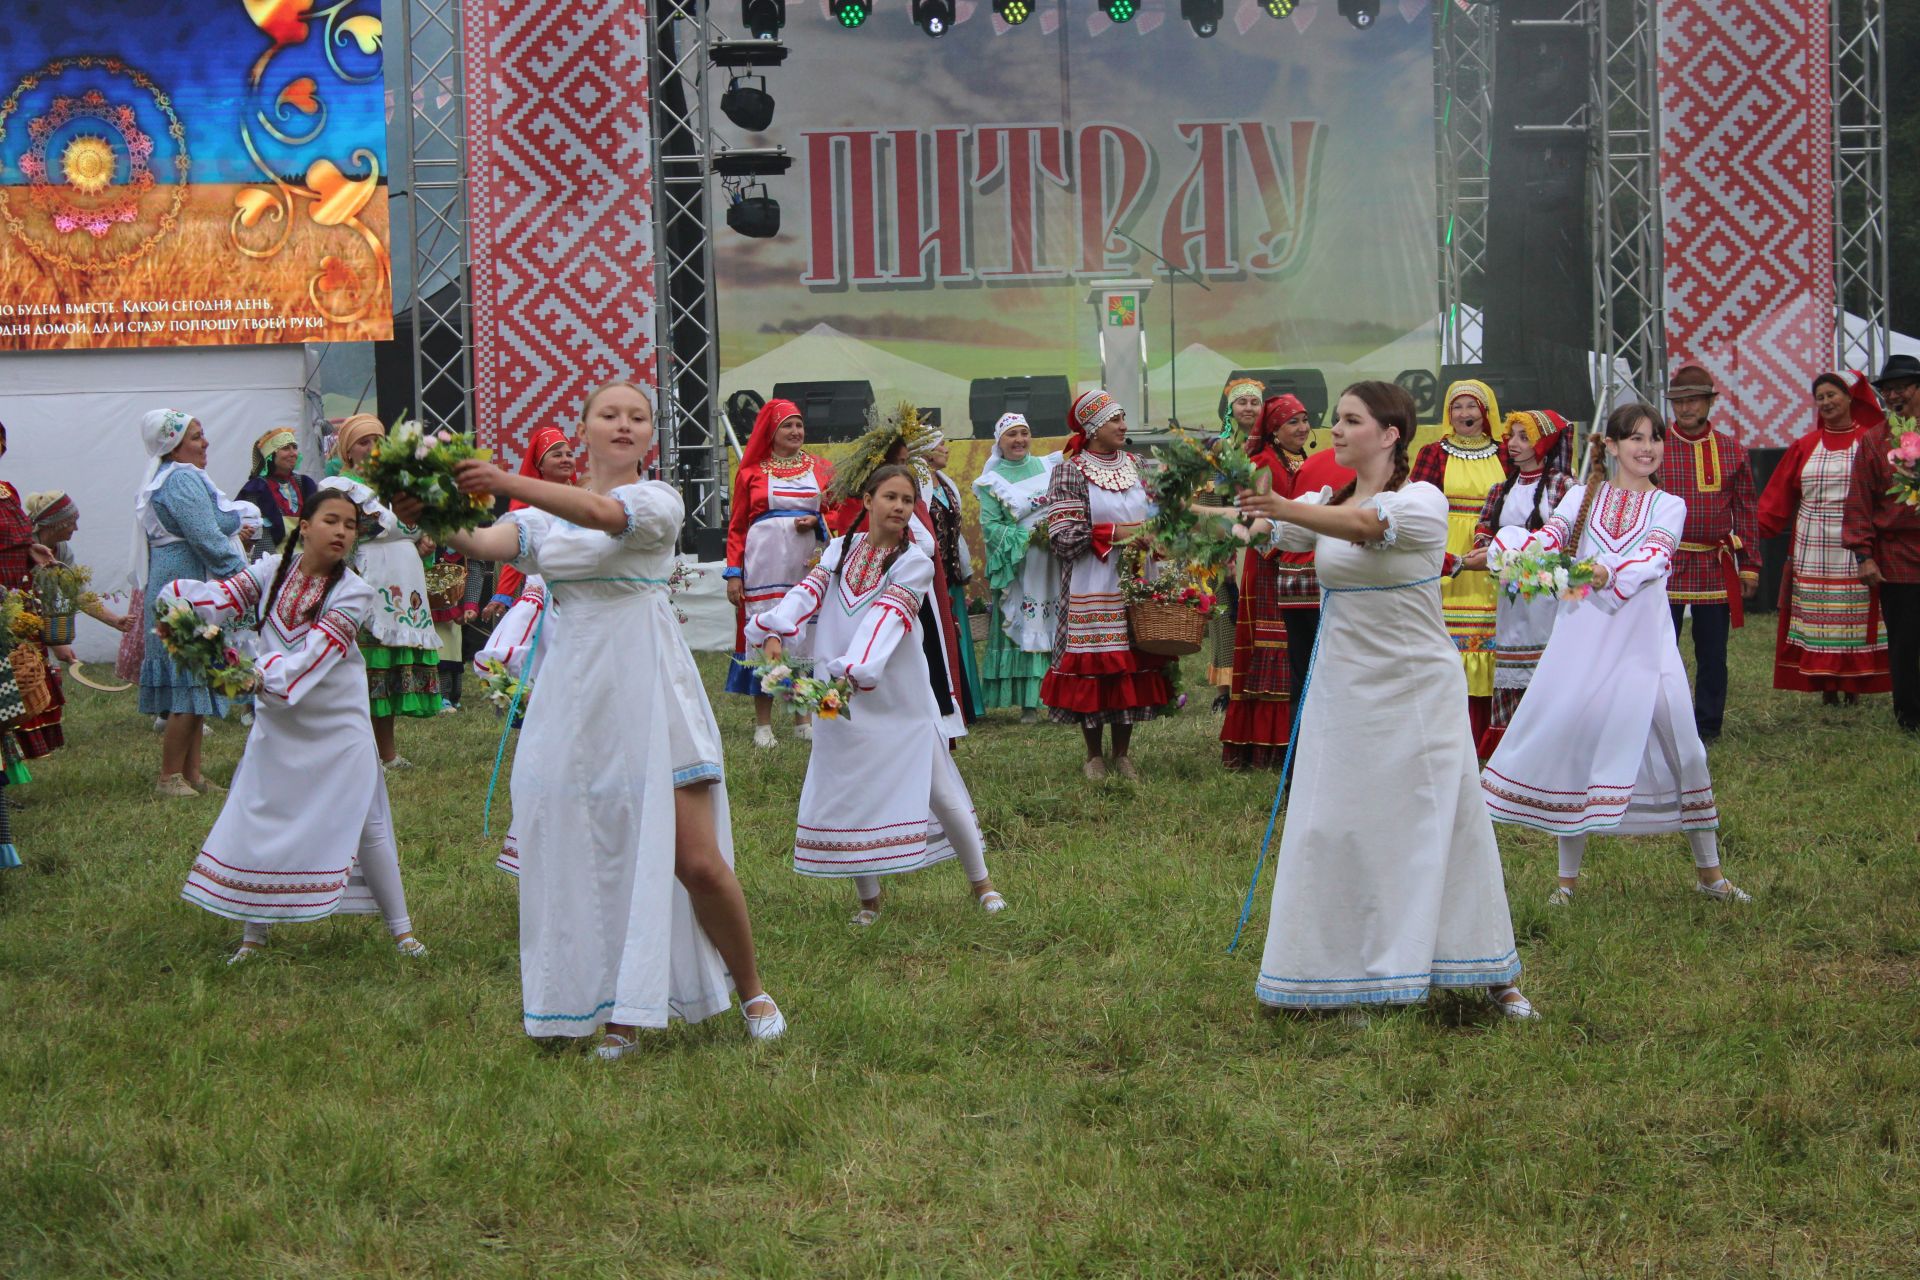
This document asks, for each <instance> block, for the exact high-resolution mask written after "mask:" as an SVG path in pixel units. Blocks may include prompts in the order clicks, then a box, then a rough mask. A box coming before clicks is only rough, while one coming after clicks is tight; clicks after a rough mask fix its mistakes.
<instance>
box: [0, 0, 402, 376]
mask: <svg viewBox="0 0 1920 1280" xmlns="http://www.w3.org/2000/svg"><path fill="white" fill-rule="evenodd" d="M383 39H384V32H383V30H382V26H381V15H380V0H338V2H335V3H331V4H328V5H326V6H325V7H318V6H316V5H315V3H314V0H165V2H164V3H156V2H155V0H91V2H90V3H85V4H71V3H58V2H57V0H7V3H6V5H5V8H4V11H3V12H0V95H4V96H0V350H40V349H53V348H90V347H147V346H179V345H188V344H195V345H202V344H204V345H225V344H236V343H276V342H335V341H355V340H365V339H375V338H390V337H392V336H393V316H392V311H393V306H392V284H391V279H390V271H389V266H390V264H389V258H388V231H387V188H386V154H387V149H386V88H385V84H384V80H383V77H382V72H381V46H382V44H383Z"/></svg>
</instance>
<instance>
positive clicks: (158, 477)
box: [133, 409, 246, 796]
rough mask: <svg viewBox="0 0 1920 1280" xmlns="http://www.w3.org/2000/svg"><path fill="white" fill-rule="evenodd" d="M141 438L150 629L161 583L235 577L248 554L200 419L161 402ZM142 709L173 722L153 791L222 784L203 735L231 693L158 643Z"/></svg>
mask: <svg viewBox="0 0 1920 1280" xmlns="http://www.w3.org/2000/svg"><path fill="white" fill-rule="evenodd" d="M140 442H141V444H143V445H145V446H146V450H147V456H148V457H149V458H151V459H152V462H151V463H150V464H149V466H148V468H147V476H146V479H145V480H144V481H142V483H141V485H140V493H139V496H138V497H137V498H135V500H134V506H133V510H134V522H135V528H136V530H137V536H138V537H140V538H141V539H142V541H143V542H144V547H143V552H144V554H136V556H135V558H134V563H135V566H136V568H138V567H139V566H141V565H142V564H144V566H145V569H146V574H145V578H144V581H142V582H141V583H140V584H139V585H140V586H141V588H142V608H143V611H144V612H143V615H142V616H143V618H144V619H145V625H146V626H147V627H149V628H151V627H152V625H153V623H152V618H153V601H154V597H155V596H156V595H157V594H158V593H159V590H160V588H162V587H164V586H166V585H167V584H168V583H169V582H172V581H173V580H174V579H176V578H192V579H194V580H196V581H200V582H212V581H216V580H218V579H221V578H227V577H231V576H232V575H234V574H236V573H239V572H240V571H241V570H243V569H245V568H246V561H245V560H243V559H242V558H241V556H240V551H239V548H238V546H237V545H236V544H235V542H234V540H233V535H234V533H235V532H236V531H237V530H238V529H239V528H240V516H239V514H238V513H236V512H234V511H231V510H227V509H225V508H226V506H227V503H226V497H225V495H224V494H222V493H221V492H220V490H219V489H218V488H217V487H216V486H215V485H214V483H213V480H212V479H211V478H210V477H209V476H208V475H207V473H206V471H205V467H206V463H207V433H206V429H205V428H203V427H202V426H201V425H200V422H199V420H198V419H197V418H195V417H194V416H193V415H192V414H189V413H184V412H182V411H181V410H179V409H155V410H153V411H151V412H150V413H148V414H147V415H146V416H145V417H143V418H142V419H141V420H140ZM140 712H141V714H142V715H150V716H164V717H166V722H167V723H166V731H165V734H164V736H163V737H162V738H161V740H160V780H159V781H158V782H156V783H154V788H153V789H154V790H155V791H157V792H159V793H160V794H161V795H164V796H195V795H205V794H206V793H207V792H209V791H220V790H224V788H221V787H217V786H215V785H214V784H213V783H211V782H208V781H207V780H206V779H205V778H204V777H202V776H201V773H200V738H201V734H202V733H203V732H204V730H205V720H206V717H207V716H209V715H212V716H219V715H223V714H225V712H226V703H225V699H223V698H219V697H216V696H215V695H214V693H213V691H212V690H210V689H208V688H207V685H206V682H205V681H204V680H197V679H195V678H194V677H192V676H190V675H188V674H187V673H186V672H185V671H182V670H181V669H180V668H179V667H177V666H175V665H174V663H173V659H172V658H170V657H168V656H167V651H166V649H165V648H164V647H163V646H161V645H158V644H149V645H148V646H147V649H146V656H145V657H144V658H143V659H142V660H141V663H140Z"/></svg>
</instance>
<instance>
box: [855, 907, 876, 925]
mask: <svg viewBox="0 0 1920 1280" xmlns="http://www.w3.org/2000/svg"><path fill="white" fill-rule="evenodd" d="M879 918H880V912H879V911H877V910H873V909H869V908H867V907H862V908H860V909H859V910H858V911H856V912H854V913H853V919H851V920H849V921H847V923H848V924H856V925H859V926H860V927H861V928H862V929H864V928H866V927H867V926H868V925H870V924H872V923H873V922H874V921H875V920H878V919H879Z"/></svg>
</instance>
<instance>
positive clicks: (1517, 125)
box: [1443, 0, 1593, 419]
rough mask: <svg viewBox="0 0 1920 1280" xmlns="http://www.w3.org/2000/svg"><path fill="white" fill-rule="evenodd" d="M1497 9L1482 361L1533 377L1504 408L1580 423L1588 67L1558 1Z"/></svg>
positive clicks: (1588, 328) (1589, 327) (1581, 39)
mask: <svg viewBox="0 0 1920 1280" xmlns="http://www.w3.org/2000/svg"><path fill="white" fill-rule="evenodd" d="M1499 12H1500V19H1499V25H1498V26H1497V27H1496V28H1495V31H1494V57H1495V60H1496V63H1497V65H1498V67H1499V74H1498V76H1497V78H1496V79H1495V81H1494V102H1493V118H1492V138H1493V155H1492V158H1491V166H1490V169H1489V172H1488V200H1489V206H1488V212H1487V272H1486V280H1485V289H1486V295H1485V297H1484V299H1483V300H1482V303H1483V314H1484V316H1485V347H1484V350H1485V356H1486V362H1487V364H1488V365H1489V366H1491V367H1492V368H1493V369H1495V370H1497V371H1500V372H1502V373H1504V374H1505V375H1506V376H1508V377H1509V378H1515V377H1518V376H1521V375H1523V374H1527V373H1529V372H1530V374H1531V376H1532V378H1533V379H1534V380H1535V381H1534V382H1533V384H1532V385H1530V386H1527V387H1525V388H1521V387H1518V386H1517V387H1516V390H1515V394H1516V396H1517V397H1519V398H1518V399H1517V400H1516V402H1515V404H1514V406H1513V407H1514V408H1516V409H1553V410H1556V411H1557V412H1559V413H1561V414H1563V415H1564V416H1566V417H1567V418H1569V419H1580V418H1589V417H1591V416H1592V414H1593V389H1592V373H1591V370H1590V368H1589V357H1588V350H1589V348H1590V346H1591V345H1592V340H1593V234H1592V227H1591V225H1590V220H1589V218H1588V213H1587V185H1588V182H1587V159H1588V148H1589V143H1590V138H1589V131H1588V129H1587V128H1586V127H1585V126H1584V125H1582V124H1581V123H1580V121H1581V120H1582V119H1583V115H1582V113H1583V111H1584V109H1585V106H1586V101H1587V80H1588V63H1589V61H1590V55H1589V50H1588V43H1587V29H1586V24H1585V23H1584V22H1582V21H1577V20H1575V21H1568V20H1566V3H1565V0H1505V2H1504V3H1502V4H1501V6H1500V10H1499ZM1444 380H1445V379H1444V378H1443V381H1444ZM1494 389H1495V390H1496V391H1500V390H1501V389H1500V388H1499V387H1498V386H1496V387H1495V388H1494ZM1501 394H1502V401H1501V403H1502V405H1503V406H1504V404H1505V392H1501ZM1443 408H1444V406H1443Z"/></svg>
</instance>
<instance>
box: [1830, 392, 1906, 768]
mask: <svg viewBox="0 0 1920 1280" xmlns="http://www.w3.org/2000/svg"><path fill="white" fill-rule="evenodd" d="M1873 385H1874V386H1875V387H1876V388H1878V389H1879V392H1880V395H1881V396H1882V398H1884V399H1885V400H1886V402H1887V408H1888V410H1889V412H1890V413H1891V414H1892V415H1893V416H1892V417H1890V418H1889V419H1888V420H1887V425H1886V427H1884V428H1882V429H1880V430H1877V431H1873V432H1870V433H1868V435H1867V437H1866V438H1865V439H1864V440H1862V441H1861V442H1860V448H1859V449H1858V450H1857V451H1856V452H1855V454H1854V459H1853V487H1852V488H1851V489H1850V490H1849V491H1848V493H1847V508H1846V514H1845V517H1844V519H1843V520H1842V522H1841V526H1840V541H1841V542H1842V543H1843V544H1844V545H1845V546H1846V548H1847V550H1849V551H1851V552H1853V554H1854V557H1855V558H1856V559H1858V560H1859V562H1860V581H1862V582H1864V583H1866V584H1867V585H1868V586H1870V587H1879V588H1880V620H1881V622H1882V623H1883V624H1884V625H1885V626H1886V629H1887V665H1888V666H1889V668H1891V671H1892V675H1893V718H1894V719H1895V720H1896V721H1897V722H1898V723H1899V725H1900V727H1901V728H1902V729H1905V730H1906V731H1907V732H1908V733H1920V508H1914V507H1910V506H1908V505H1907V504H1906V503H1904V502H1901V501H1899V500H1897V499H1895V498H1893V497H1892V496H1890V495H1889V494H1888V492H1887V491H1888V489H1890V488H1891V487H1892V486H1893V464H1892V463H1891V462H1889V461H1887V450H1888V449H1889V448H1890V447H1891V446H1892V444H1893V442H1894V440H1895V439H1896V438H1897V435H1898V433H1900V432H1902V431H1912V430H1915V426H1914V418H1915V416H1916V413H1920V360H1916V359H1915V358H1914V357H1912V356H1893V357H1891V358H1890V359H1888V361H1887V364H1886V368H1884V369H1882V370H1881V371H1880V376H1879V377H1878V378H1876V379H1874V383H1873Z"/></svg>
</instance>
